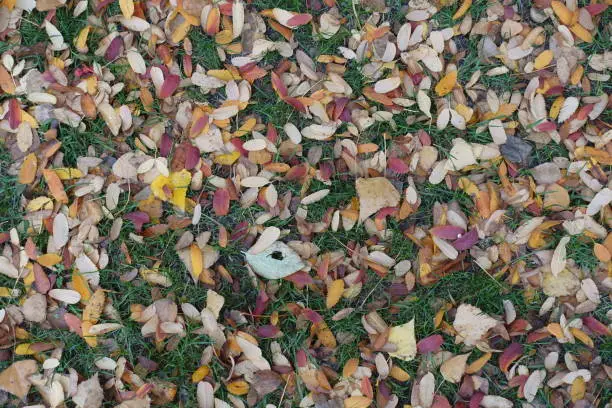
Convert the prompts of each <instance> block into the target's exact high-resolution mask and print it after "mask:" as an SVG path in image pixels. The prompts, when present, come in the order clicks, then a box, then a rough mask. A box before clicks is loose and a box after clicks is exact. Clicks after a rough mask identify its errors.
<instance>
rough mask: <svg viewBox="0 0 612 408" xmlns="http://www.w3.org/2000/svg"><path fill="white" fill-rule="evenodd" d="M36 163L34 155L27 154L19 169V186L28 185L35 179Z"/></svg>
mask: <svg viewBox="0 0 612 408" xmlns="http://www.w3.org/2000/svg"><path fill="white" fill-rule="evenodd" d="M37 169H38V163H37V161H36V155H35V154H34V153H30V154H28V155H27V156H26V157H25V159H23V163H22V164H21V167H20V168H19V182H20V183H21V184H30V183H31V182H33V181H34V179H35V178H36V170H37Z"/></svg>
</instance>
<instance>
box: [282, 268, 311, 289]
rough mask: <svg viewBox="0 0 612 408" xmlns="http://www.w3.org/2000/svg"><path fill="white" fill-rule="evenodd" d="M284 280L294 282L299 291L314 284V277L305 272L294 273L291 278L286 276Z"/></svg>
mask: <svg viewBox="0 0 612 408" xmlns="http://www.w3.org/2000/svg"><path fill="white" fill-rule="evenodd" d="M283 279H285V280H288V281H289V282H293V284H294V285H295V286H296V287H297V288H298V289H302V288H303V287H305V286H306V285H312V284H313V283H314V280H313V279H312V276H310V275H309V274H308V273H306V272H303V271H300V272H296V273H292V274H291V275H289V276H285V277H284V278H283Z"/></svg>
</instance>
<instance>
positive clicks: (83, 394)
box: [72, 373, 104, 408]
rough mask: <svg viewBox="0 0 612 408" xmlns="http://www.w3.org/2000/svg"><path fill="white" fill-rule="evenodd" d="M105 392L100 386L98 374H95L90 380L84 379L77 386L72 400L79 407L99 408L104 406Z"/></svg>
mask: <svg viewBox="0 0 612 408" xmlns="http://www.w3.org/2000/svg"><path fill="white" fill-rule="evenodd" d="M103 400H104V392H103V390H102V387H101V386H100V380H99V379H98V374H97V373H96V374H94V376H93V377H91V378H90V379H89V380H86V381H82V382H81V383H79V385H78V386H77V392H76V394H75V395H74V396H73V397H72V402H74V403H75V404H76V406H77V407H78V408H98V407H101V406H102V402H103Z"/></svg>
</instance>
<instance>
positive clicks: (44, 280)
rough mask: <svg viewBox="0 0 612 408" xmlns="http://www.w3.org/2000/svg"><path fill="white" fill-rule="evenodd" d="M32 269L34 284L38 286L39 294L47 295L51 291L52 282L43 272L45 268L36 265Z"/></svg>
mask: <svg viewBox="0 0 612 408" xmlns="http://www.w3.org/2000/svg"><path fill="white" fill-rule="evenodd" d="M32 269H33V270H34V284H35V286H36V290H37V291H38V292H39V293H42V294H46V293H47V292H48V291H49V289H51V282H50V281H49V277H48V276H47V274H46V273H45V271H44V270H43V268H42V267H41V266H40V265H39V264H37V263H34V264H33V267H32Z"/></svg>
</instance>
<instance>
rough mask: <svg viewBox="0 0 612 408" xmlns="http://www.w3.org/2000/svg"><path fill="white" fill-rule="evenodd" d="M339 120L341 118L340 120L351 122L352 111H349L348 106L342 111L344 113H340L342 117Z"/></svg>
mask: <svg viewBox="0 0 612 408" xmlns="http://www.w3.org/2000/svg"><path fill="white" fill-rule="evenodd" d="M338 120H340V121H342V122H345V123H348V122H350V121H351V112H350V111H349V110H348V109H347V108H345V109H344V110H343V111H342V114H341V115H340V117H339V118H338Z"/></svg>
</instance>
